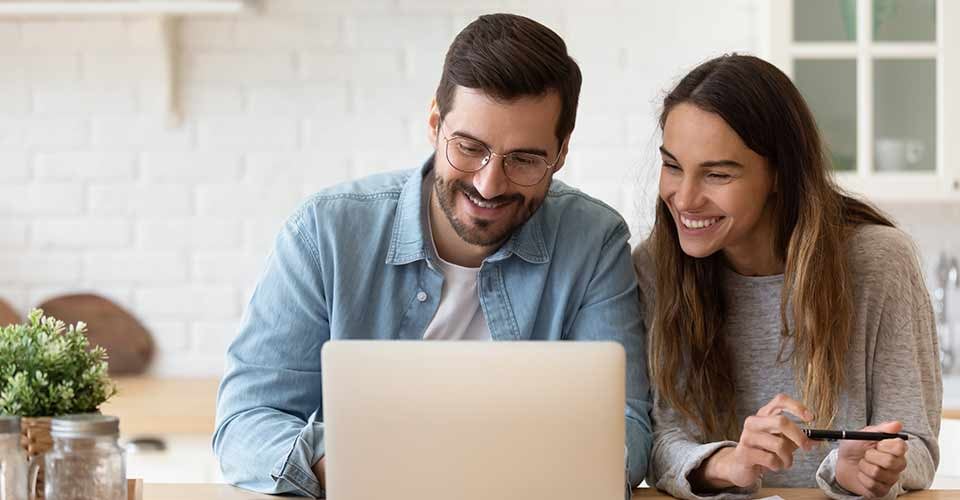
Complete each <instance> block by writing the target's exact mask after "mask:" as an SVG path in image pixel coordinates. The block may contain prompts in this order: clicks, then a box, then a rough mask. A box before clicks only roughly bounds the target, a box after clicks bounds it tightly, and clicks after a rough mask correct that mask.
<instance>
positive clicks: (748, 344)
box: [633, 225, 943, 498]
mask: <svg viewBox="0 0 960 500" xmlns="http://www.w3.org/2000/svg"><path fill="white" fill-rule="evenodd" d="M633 257H634V265H635V267H636V271H637V276H638V278H639V282H640V291H641V294H640V295H641V302H643V306H644V309H645V312H646V314H645V315H644V317H645V318H646V320H645V321H646V322H647V327H648V330H649V327H650V324H649V323H650V322H652V318H653V316H652V312H653V302H654V300H655V297H654V288H655V284H654V283H655V282H654V273H655V266H654V261H653V259H652V257H651V255H650V254H649V250H648V246H647V245H640V246H639V247H638V248H637V249H636V250H635V251H634V255H633ZM848 258H849V263H850V266H851V269H852V272H853V276H854V286H855V287H856V289H855V292H854V295H855V299H854V308H855V311H856V318H855V325H854V335H853V338H852V340H851V344H850V350H849V352H848V353H847V357H846V373H845V378H846V380H845V386H844V388H843V391H842V392H841V395H840V400H839V405H838V408H839V411H838V413H837V416H836V418H835V421H834V422H835V423H834V428H837V429H848V430H850V429H860V428H861V427H864V426H866V425H871V424H877V423H881V422H885V421H889V420H899V421H901V422H903V425H904V432H906V433H908V434H909V435H910V440H909V441H908V445H909V447H908V448H909V450H908V452H907V468H906V470H905V471H903V473H902V474H901V475H900V482H899V484H897V485H895V486H894V487H893V488H892V489H891V491H890V494H889V495H888V497H894V496H897V495H899V494H902V493H903V492H905V491H907V490H915V489H923V488H927V487H929V485H930V483H931V481H932V480H933V475H934V472H935V471H936V468H937V463H938V461H939V446H938V444H937V436H938V434H939V433H940V412H941V401H942V397H943V386H942V383H941V378H940V365H939V361H938V346H937V335H936V327H935V325H934V320H933V309H932V307H931V305H930V297H929V295H928V293H927V289H926V287H925V284H924V280H923V275H922V272H921V270H920V266H919V263H918V259H917V257H916V253H915V251H914V247H913V244H912V242H911V240H910V239H909V237H908V236H907V235H905V234H904V233H903V232H902V231H900V230H898V229H894V228H889V227H883V226H874V225H869V226H863V227H861V228H859V229H857V231H856V233H855V234H854V235H853V236H852V237H851V239H850V241H849V248H848ZM724 281H725V283H724V291H725V294H726V297H727V301H728V306H727V307H728V313H727V320H726V324H725V325H724V328H723V335H724V337H725V339H726V342H727V345H728V348H729V350H730V353H731V354H732V359H733V363H734V364H733V366H731V367H730V368H731V370H733V371H734V374H735V380H736V403H737V421H738V422H740V423H741V425H742V423H743V421H744V419H746V417H748V416H750V415H753V414H754V413H756V411H757V410H758V409H759V408H760V407H762V406H764V405H765V404H766V403H767V402H769V401H770V400H771V399H772V398H773V397H774V396H775V395H776V394H778V393H784V394H787V395H789V396H791V397H793V398H796V399H799V398H798V394H799V390H798V388H797V385H796V383H795V379H794V374H793V369H792V367H791V363H790V362H789V361H787V362H786V363H778V362H777V354H778V353H779V352H780V341H781V337H780V331H781V327H780V294H781V291H782V289H783V276H782V275H779V276H765V277H746V276H742V275H739V274H736V273H734V272H732V271H728V272H726V274H725V278H724ZM788 324H789V325H790V326H791V327H792V321H789V322H788ZM785 352H790V349H789V344H788V346H787V350H786V351H785ZM653 411H654V414H653V417H654V418H653V421H654V443H653V456H652V458H651V461H650V468H649V470H648V477H647V482H648V483H649V484H651V485H653V486H656V487H657V488H659V489H661V490H664V491H666V492H668V493H670V494H671V495H673V496H677V497H682V498H745V497H746V496H747V495H749V494H750V493H753V492H755V491H756V489H757V488H759V487H760V486H761V484H760V482H758V483H757V484H756V485H754V486H753V487H752V488H748V489H730V490H726V491H723V492H721V493H719V494H703V495H702V496H701V495H698V494H697V493H695V492H693V491H692V490H691V486H690V483H689V481H688V480H687V477H688V475H689V474H690V473H691V472H692V471H693V470H695V469H696V468H697V467H699V466H700V464H701V463H702V462H703V461H704V460H705V459H707V458H708V457H710V456H711V455H712V454H713V453H714V452H715V451H717V450H718V449H719V448H721V447H725V446H736V443H735V442H730V441H724V442H715V443H704V442H701V441H700V440H698V439H697V437H696V436H698V435H699V433H697V432H694V431H693V428H692V427H691V425H692V424H690V423H688V422H686V421H685V420H684V419H682V418H681V417H680V416H679V415H678V414H677V413H676V412H675V411H673V410H672V409H671V408H668V407H666V406H665V404H664V403H663V402H662V401H660V399H659V398H658V397H657V396H656V392H655V393H654V410H653ZM836 459H837V451H836V443H834V444H832V445H831V444H825V445H824V446H822V447H820V448H817V449H814V450H812V451H810V452H804V451H803V450H797V452H796V454H795V455H794V463H793V467H792V468H790V469H789V470H786V471H782V472H779V473H772V472H767V473H766V474H765V475H764V476H763V480H762V486H765V487H807V488H811V487H820V488H821V489H822V490H823V491H824V492H825V493H826V494H827V495H829V496H831V497H833V498H854V497H852V496H851V495H850V493H849V492H847V491H845V490H843V489H842V488H841V487H840V486H839V485H838V484H837V483H836V481H835V477H834V471H835V464H836Z"/></svg>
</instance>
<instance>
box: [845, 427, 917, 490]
mask: <svg viewBox="0 0 960 500" xmlns="http://www.w3.org/2000/svg"><path fill="white" fill-rule="evenodd" d="M863 430H865V431H873V432H890V433H898V432H900V431H901V430H903V424H901V423H900V422H885V423H882V424H880V425H872V426H869V427H864V428H863ZM837 453H838V455H837V472H836V477H837V483H839V484H840V486H843V488H844V489H846V490H847V491H849V492H851V493H855V494H857V495H861V496H864V497H866V498H877V497H882V496H884V495H886V494H887V492H889V491H890V488H892V487H893V485H895V484H897V481H898V480H899V479H900V473H901V472H903V470H904V469H906V468H907V442H906V441H904V440H902V439H885V440H883V441H879V442H874V441H842V442H841V443H840V446H839V447H838V452H837Z"/></svg>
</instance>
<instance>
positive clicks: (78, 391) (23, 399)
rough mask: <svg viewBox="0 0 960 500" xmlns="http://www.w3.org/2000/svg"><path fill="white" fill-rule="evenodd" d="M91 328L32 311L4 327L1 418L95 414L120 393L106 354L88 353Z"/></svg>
mask: <svg viewBox="0 0 960 500" xmlns="http://www.w3.org/2000/svg"><path fill="white" fill-rule="evenodd" d="M86 332H87V325H86V324H85V323H83V322H78V323H77V324H76V325H69V326H68V325H66V324H65V323H64V322H63V321H60V320H58V319H56V318H53V317H49V316H45V315H44V314H43V311H42V310H40V309H34V310H32V311H30V314H29V315H28V316H27V321H26V322H25V323H23V324H19V325H8V326H5V327H3V328H0V414H8V415H20V416H25V417H43V416H58V415H66V414H71V413H85V412H91V411H95V410H96V409H97V408H98V407H99V406H100V405H101V404H103V403H104V402H105V401H107V400H108V399H109V398H111V397H112V396H113V395H114V394H116V392H117V388H116V385H115V384H114V383H113V382H112V381H111V380H110V378H109V377H108V376H107V353H106V351H105V350H104V349H103V348H101V347H99V346H97V347H94V348H92V349H90V348H89V347H90V343H89V341H88V339H87V336H86Z"/></svg>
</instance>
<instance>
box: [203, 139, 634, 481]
mask: <svg viewBox="0 0 960 500" xmlns="http://www.w3.org/2000/svg"><path fill="white" fill-rule="evenodd" d="M432 166H433V159H432V158H431V159H430V160H428V161H427V162H426V163H425V164H424V166H423V167H422V168H421V169H419V170H413V171H404V172H398V173H388V174H381V175H375V176H372V177H368V178H365V179H362V180H358V181H355V182H352V183H346V184H341V185H339V186H336V187H333V188H330V189H328V190H325V191H321V192H319V193H317V194H315V195H314V196H312V197H311V198H309V199H308V200H307V201H306V202H305V203H304V204H303V205H302V206H301V207H300V208H299V209H298V210H297V211H296V212H295V213H294V214H293V215H292V216H291V217H290V218H289V219H288V221H287V222H286V224H285V225H284V227H283V228H282V230H281V231H280V234H279V235H278V236H277V238H276V242H275V244H274V247H273V249H272V252H271V254H270V256H269V257H268V259H267V263H266V269H265V270H264V272H263V274H262V275H261V277H260V280H259V283H258V285H257V287H256V289H255V291H254V294H253V297H252V298H251V300H250V303H249V305H248V306H247V309H246V311H245V312H244V315H243V319H242V322H241V326H240V331H239V333H238V335H237V338H236V339H234V341H233V343H232V344H231V345H230V347H229V349H228V351H227V367H226V373H225V375H224V378H223V381H222V382H221V385H220V391H219V394H218V398H217V429H216V432H215V433H214V435H213V448H214V451H215V453H216V455H217V457H218V458H219V461H220V468H221V471H222V472H223V477H224V478H225V479H226V480H227V481H229V482H231V483H233V484H236V485H238V486H241V487H243V488H247V489H251V490H255V491H259V492H263V493H290V494H295V495H302V496H313V497H318V498H322V497H323V496H324V491H323V489H322V488H321V487H320V484H319V483H318V481H317V479H316V477H315V475H314V474H313V472H312V470H311V468H312V466H313V465H314V464H315V463H316V462H318V461H319V460H320V459H321V458H322V457H323V455H324V439H323V432H324V427H323V400H322V393H321V376H320V374H321V369H322V367H321V366H320V349H321V347H322V346H323V344H324V342H326V341H328V340H337V339H410V340H419V339H422V337H423V334H424V332H425V330H426V328H427V325H428V324H429V323H430V321H431V319H432V318H433V316H434V313H435V312H436V310H437V306H438V304H439V300H440V292H441V288H442V286H443V275H442V274H441V272H440V271H439V268H438V266H437V256H436V255H435V251H434V249H433V244H432V239H431V236H430V234H429V232H428V231H427V230H426V229H425V228H427V221H426V217H427V214H426V210H425V209H424V207H425V203H424V201H425V200H423V199H422V198H423V194H422V184H423V179H424V176H426V175H427V174H428V173H429V171H430V170H431V169H432ZM628 238H629V230H628V229H627V226H626V224H625V223H624V221H623V219H622V218H621V217H620V216H619V215H618V214H617V213H616V211H614V210H613V209H612V208H610V207H609V206H607V205H605V204H603V203H602V202H600V201H598V200H596V199H594V198H591V197H589V196H587V195H585V194H583V193H582V192H580V191H578V190H576V189H573V188H570V187H568V186H566V185H564V184H563V183H562V182H560V181H558V180H554V181H553V182H552V184H551V186H550V189H549V191H548V193H547V196H546V198H545V200H544V202H543V204H542V205H541V206H540V208H539V209H538V210H537V211H536V212H535V213H534V215H533V216H532V217H531V218H530V219H529V220H528V221H527V222H526V223H525V224H524V225H523V226H521V227H520V228H519V229H518V230H517V231H515V232H514V234H513V235H512V236H511V237H510V238H509V239H508V240H507V241H506V242H505V243H504V244H503V246H501V247H500V249H498V250H497V251H496V252H495V253H494V254H492V255H490V256H489V257H487V258H486V259H485V260H484V261H483V264H482V265H481V270H480V273H479V275H478V278H477V286H478V288H479V294H480V304H481V308H482V310H483V314H484V316H485V318H486V321H487V325H488V326H489V328H490V333H491V335H492V337H493V339H494V340H496V341H505V340H614V341H618V342H620V343H621V344H622V345H623V347H624V348H625V350H626V353H627V385H626V387H627V394H626V398H627V399H626V447H627V452H626V454H627V460H626V462H627V464H626V467H627V480H628V481H629V483H630V484H631V485H633V486H636V485H637V484H639V483H640V482H641V481H642V480H643V477H644V474H645V473H646V470H647V460H648V456H649V453H650V446H651V441H652V438H651V423H650V416H649V412H650V400H649V387H648V380H647V370H646V340H645V331H644V327H643V322H642V321H641V320H642V318H641V316H640V314H641V312H640V303H639V299H638V292H637V282H636V278H635V275H634V271H633V266H632V263H631V259H630V247H629V243H628V241H627V240H628ZM571 432H576V430H575V429H574V430H571ZM370 473H371V474H376V473H377V472H376V471H370ZM493 480H496V479H495V478H493Z"/></svg>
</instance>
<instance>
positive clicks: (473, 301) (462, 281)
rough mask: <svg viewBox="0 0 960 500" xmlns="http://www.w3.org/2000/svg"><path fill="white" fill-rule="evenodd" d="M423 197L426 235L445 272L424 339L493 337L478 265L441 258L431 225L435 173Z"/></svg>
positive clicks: (481, 338)
mask: <svg viewBox="0 0 960 500" xmlns="http://www.w3.org/2000/svg"><path fill="white" fill-rule="evenodd" d="M423 184H424V187H423V197H424V200H425V202H424V206H425V210H426V211H427V235H428V237H429V238H430V242H431V244H432V245H433V248H434V253H435V254H436V255H437V261H438V266H439V267H440V272H442V273H443V289H442V290H441V292H440V305H439V306H438V307H437V312H436V314H434V316H433V319H432V320H430V324H429V325H427V331H426V332H425V333H424V334H423V339H424V340H491V336H490V328H489V327H487V319H486V318H485V317H484V316H483V309H482V308H481V307H480V291H479V288H478V287H477V276H479V274H480V268H479V267H463V266H458V265H456V264H451V263H449V262H447V261H445V260H443V259H441V258H440V256H439V255H440V254H439V253H437V251H436V248H437V246H436V244H435V243H433V229H432V227H431V224H430V208H429V207H430V205H429V204H430V195H431V193H432V189H431V187H432V186H433V174H432V173H431V174H430V175H428V176H427V177H426V179H425V180H424V183H423Z"/></svg>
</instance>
